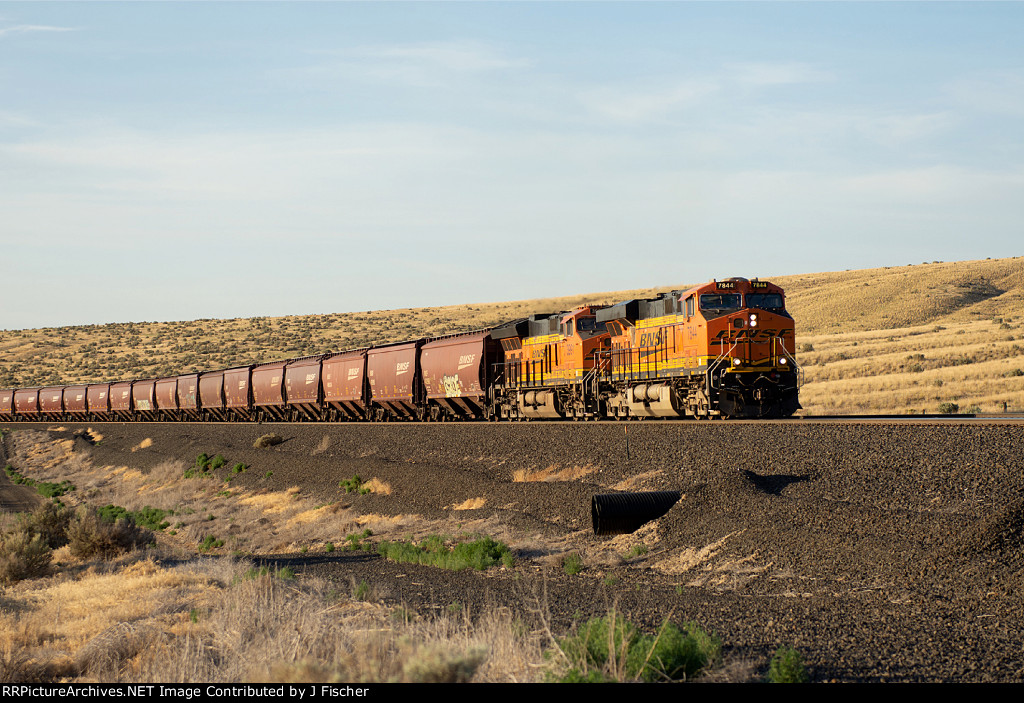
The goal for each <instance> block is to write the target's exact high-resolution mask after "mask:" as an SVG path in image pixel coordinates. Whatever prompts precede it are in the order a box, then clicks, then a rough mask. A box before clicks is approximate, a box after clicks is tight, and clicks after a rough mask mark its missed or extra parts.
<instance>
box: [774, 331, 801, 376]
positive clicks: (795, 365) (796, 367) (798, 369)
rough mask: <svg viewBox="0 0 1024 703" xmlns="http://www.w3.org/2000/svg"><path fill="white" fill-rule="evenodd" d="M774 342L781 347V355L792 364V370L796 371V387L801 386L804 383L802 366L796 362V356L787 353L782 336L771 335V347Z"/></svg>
mask: <svg viewBox="0 0 1024 703" xmlns="http://www.w3.org/2000/svg"><path fill="white" fill-rule="evenodd" d="M776 342H778V345H779V347H781V349H782V356H784V357H785V358H786V361H788V362H789V363H790V364H791V365H792V367H793V372H794V373H796V387H797V388H800V387H802V386H803V385H804V367H803V366H801V365H800V364H798V363H797V361H796V358H795V357H794V356H793V355H792V354H790V353H789V350H788V349H786V341H785V340H784V339H783V338H782V337H779V336H775V337H772V346H773V347H774V346H775V343H776Z"/></svg>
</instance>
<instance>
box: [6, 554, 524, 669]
mask: <svg viewBox="0 0 1024 703" xmlns="http://www.w3.org/2000/svg"><path fill="white" fill-rule="evenodd" d="M396 614H397V615H398V617H396ZM542 646H543V641H542V639H541V637H540V636H539V635H538V634H537V633H534V632H531V631H530V630H529V629H528V628H525V627H523V626H522V625H521V624H520V623H518V622H517V621H516V620H515V619H514V618H513V617H512V615H511V614H510V613H509V612H508V611H506V610H502V609H498V610H495V611H493V612H490V613H488V614H486V615H485V616H484V617H482V618H479V619H475V620H471V619H470V618H468V617H467V616H466V614H464V613H459V614H451V613H449V614H447V615H445V616H442V617H439V618H420V617H418V616H416V615H415V614H414V613H409V612H405V611H398V612H397V613H396V612H395V611H392V610H390V609H387V608H384V607H383V606H380V605H378V604H373V603H366V602H361V601H358V600H355V599H354V598H350V597H348V596H346V595H344V594H341V593H338V592H337V589H336V588H335V587H334V586H332V585H331V584H329V583H326V582H324V581H320V580H317V579H303V580H302V581H301V583H300V582H298V581H295V580H288V579H284V578H280V577H277V576H274V575H273V574H270V573H265V572H260V571H259V570H257V569H255V568H254V567H253V565H252V564H251V563H248V562H245V561H234V560H230V559H228V560H224V559H219V560H212V559H199V560H193V561H190V562H186V563H182V564H180V565H178V566H174V567H164V566H159V565H157V563H156V562H154V561H152V560H148V559H144V558H139V557H137V556H136V557H131V558H124V559H122V560H120V561H118V562H115V563H111V564H102V565H100V564H97V565H96V566H94V567H92V568H91V569H89V570H87V571H85V572H83V573H79V574H78V575H77V576H76V578H74V579H68V578H66V577H64V576H61V575H57V576H54V577H50V578H46V579H36V580H32V581H24V582H22V583H21V584H19V586H18V587H17V588H15V589H9V590H8V591H7V592H6V593H5V608H4V611H3V612H2V613H0V675H2V676H4V677H6V678H4V680H5V681H11V680H13V681H22V682H24V681H47V680H54V678H56V677H60V678H62V679H64V680H70V681H76V682H91V681H122V682H153V681H161V682H175V683H184V682H196V681H205V682H211V683H220V682H240V681H249V682H264V681H270V682H277V681H302V682H376V681H396V682H457V681H470V680H472V681H482V682H485V681H493V682H498V681H500V682H517V681H537V680H538V679H539V677H540V675H541V671H542V669H541V666H540V663H541V662H542V659H543V657H542V653H541V650H542Z"/></svg>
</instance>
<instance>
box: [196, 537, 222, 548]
mask: <svg viewBox="0 0 1024 703" xmlns="http://www.w3.org/2000/svg"><path fill="white" fill-rule="evenodd" d="M223 546H224V540H222V539H217V538H216V537H214V536H213V535H206V538H205V539H204V540H203V541H202V542H200V543H199V551H200V552H208V551H209V550H211V549H220V548H221V547H223Z"/></svg>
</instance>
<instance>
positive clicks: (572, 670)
mask: <svg viewBox="0 0 1024 703" xmlns="http://www.w3.org/2000/svg"><path fill="white" fill-rule="evenodd" d="M558 649H559V650H561V653H562V654H564V655H565V659H564V660H562V662H563V666H564V667H565V669H564V670H563V671H562V672H560V673H557V674H556V673H552V674H549V679H553V680H557V681H561V682H584V681H589V682H597V681H637V680H640V681H648V682H654V681H680V680H688V679H692V678H694V677H696V676H697V675H698V674H700V672H701V671H703V670H704V669H705V668H706V667H708V666H709V665H711V664H713V663H714V662H715V661H717V660H718V657H719V654H720V652H721V642H720V641H719V639H718V638H717V637H715V636H714V635H710V634H708V633H706V632H705V631H704V630H703V629H701V628H700V627H698V626H697V625H695V624H693V623H686V624H685V625H684V629H680V628H678V627H676V626H675V625H674V624H672V623H671V622H669V621H667V620H666V621H665V622H664V623H663V624H662V626H661V629H660V630H659V631H658V633H657V634H656V635H648V634H645V633H643V632H640V631H639V630H638V629H637V628H636V627H635V626H634V625H633V624H631V623H629V622H628V621H626V620H625V619H623V618H621V617H617V616H616V614H615V613H614V612H613V613H610V614H609V615H608V616H606V617H603V618H592V619H591V620H588V621H587V622H586V623H585V624H584V625H583V626H582V627H580V629H579V631H578V632H577V633H576V634H575V635H571V636H568V637H564V638H561V639H559V640H558ZM549 658H550V654H549Z"/></svg>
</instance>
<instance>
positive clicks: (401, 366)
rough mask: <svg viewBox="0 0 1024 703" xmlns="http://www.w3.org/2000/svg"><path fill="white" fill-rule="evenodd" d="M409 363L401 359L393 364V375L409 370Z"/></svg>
mask: <svg viewBox="0 0 1024 703" xmlns="http://www.w3.org/2000/svg"><path fill="white" fill-rule="evenodd" d="M411 363H412V362H411V361H401V362H399V363H397V364H395V375H396V376H398V375H401V374H403V373H407V372H408V371H409V364H411Z"/></svg>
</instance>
